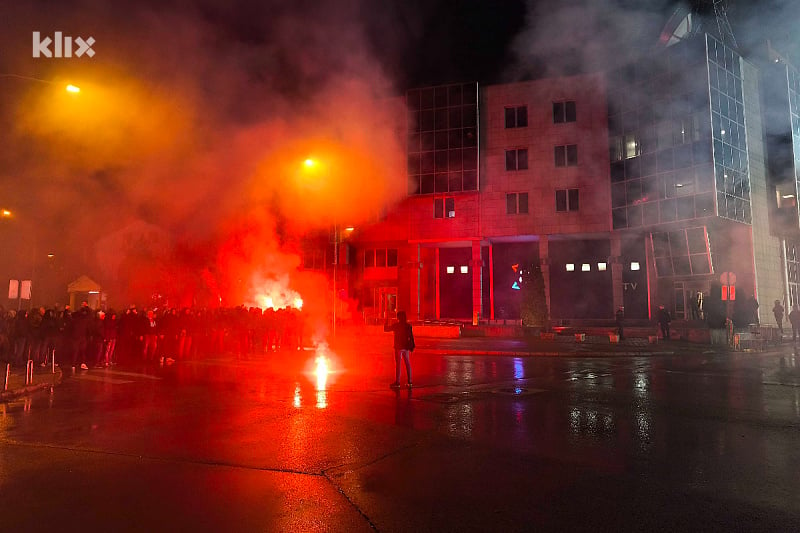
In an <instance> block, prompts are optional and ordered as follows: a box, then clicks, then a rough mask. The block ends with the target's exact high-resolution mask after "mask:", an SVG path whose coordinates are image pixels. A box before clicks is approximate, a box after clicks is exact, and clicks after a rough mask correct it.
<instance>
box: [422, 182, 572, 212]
mask: <svg viewBox="0 0 800 533" xmlns="http://www.w3.org/2000/svg"><path fill="white" fill-rule="evenodd" d="M578 196H579V195H578V189H559V190H557V191H556V211H577V210H578ZM506 214H508V215H525V214H528V193H526V192H511V193H507V194H506ZM455 216H456V199H455V197H453V196H447V197H444V198H434V200H433V218H455Z"/></svg>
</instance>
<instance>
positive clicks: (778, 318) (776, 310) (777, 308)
mask: <svg viewBox="0 0 800 533" xmlns="http://www.w3.org/2000/svg"><path fill="white" fill-rule="evenodd" d="M783 312H784V309H783V306H782V305H781V301H780V300H775V305H773V306H772V314H773V315H775V322H777V323H778V331H780V332H781V335H783Z"/></svg>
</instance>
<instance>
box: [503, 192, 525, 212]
mask: <svg viewBox="0 0 800 533" xmlns="http://www.w3.org/2000/svg"><path fill="white" fill-rule="evenodd" d="M527 213H528V193H526V192H519V193H517V192H512V193H508V194H506V214H508V215H516V214H520V215H524V214H527Z"/></svg>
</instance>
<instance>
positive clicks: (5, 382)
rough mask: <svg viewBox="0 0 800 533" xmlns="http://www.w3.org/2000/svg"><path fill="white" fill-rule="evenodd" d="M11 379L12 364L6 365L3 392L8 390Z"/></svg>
mask: <svg viewBox="0 0 800 533" xmlns="http://www.w3.org/2000/svg"><path fill="white" fill-rule="evenodd" d="M9 379H11V363H7V364H6V379H5V381H4V382H3V391H7V390H8V380H9Z"/></svg>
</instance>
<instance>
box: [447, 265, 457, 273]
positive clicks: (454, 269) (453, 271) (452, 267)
mask: <svg viewBox="0 0 800 533" xmlns="http://www.w3.org/2000/svg"><path fill="white" fill-rule="evenodd" d="M455 271H456V267H454V266H449V267H447V273H448V274H454V273H455Z"/></svg>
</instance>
